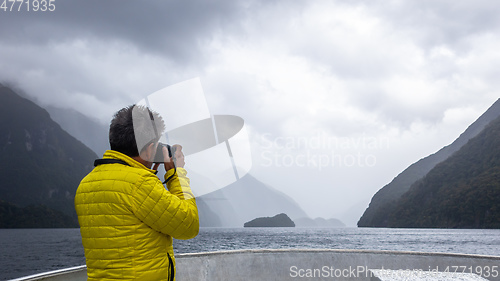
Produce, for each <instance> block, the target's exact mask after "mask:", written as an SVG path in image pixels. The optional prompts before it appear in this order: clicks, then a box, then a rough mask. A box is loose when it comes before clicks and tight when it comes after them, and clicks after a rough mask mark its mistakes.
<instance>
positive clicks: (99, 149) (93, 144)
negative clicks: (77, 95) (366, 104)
mask: <svg viewBox="0 0 500 281" xmlns="http://www.w3.org/2000/svg"><path fill="white" fill-rule="evenodd" d="M45 109H46V110H47V111H48V112H49V114H50V117H51V118H52V119H53V120H54V121H56V122H57V123H58V124H59V125H60V126H61V128H63V129H64V130H65V131H66V132H68V133H69V134H71V135H72V136H73V137H75V138H76V139H78V140H80V141H81V142H82V143H84V144H85V145H86V146H88V147H89V148H90V149H92V150H93V151H94V152H95V153H96V154H97V155H98V156H101V155H103V154H104V152H105V151H106V150H108V149H109V137H108V132H109V126H106V125H104V124H102V123H100V122H99V121H98V120H96V119H92V118H90V117H88V116H86V115H83V114H81V113H80V112H78V111H76V110H73V109H63V108H58V107H53V106H46V107H45Z"/></svg>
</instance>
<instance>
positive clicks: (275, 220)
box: [243, 213, 295, 227]
mask: <svg viewBox="0 0 500 281" xmlns="http://www.w3.org/2000/svg"><path fill="white" fill-rule="evenodd" d="M243 227H295V223H294V222H293V221H292V220H291V219H290V218H289V217H288V216H287V215H286V214H284V213H281V214H278V215H276V216H274V217H265V218H256V219H253V220H251V221H249V222H246V223H245V224H244V225H243Z"/></svg>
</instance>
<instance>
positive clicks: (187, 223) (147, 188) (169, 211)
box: [133, 168, 199, 240]
mask: <svg viewBox="0 0 500 281" xmlns="http://www.w3.org/2000/svg"><path fill="white" fill-rule="evenodd" d="M180 169H181V168H179V169H178V173H177V174H178V175H179V176H178V175H175V176H174V177H173V178H172V179H171V180H170V182H171V183H169V184H168V187H169V189H170V191H169V190H166V189H165V187H164V186H163V184H162V183H161V182H160V180H159V179H158V178H157V177H147V178H146V180H145V181H144V182H143V183H141V184H140V185H139V186H138V187H137V189H136V191H135V193H134V210H133V211H134V214H135V215H136V216H137V218H139V219H140V220H141V221H143V222H144V223H145V224H147V225H148V226H149V227H151V228H152V229H154V230H156V231H158V232H161V233H164V234H166V235H170V236H172V237H173V238H175V239H182V240H186V239H191V238H194V237H196V235H198V232H199V218H198V208H197V206H196V200H195V198H194V196H192V192H191V189H190V188H189V179H188V178H186V177H185V175H186V172H185V170H184V169H182V170H184V171H180ZM183 191H184V192H183Z"/></svg>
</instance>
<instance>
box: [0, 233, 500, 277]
mask: <svg viewBox="0 0 500 281" xmlns="http://www.w3.org/2000/svg"><path fill="white" fill-rule="evenodd" d="M0 248H1V252H0V268H1V272H0V280H8V279H12V278H17V277H21V276H26V275H30V274H35V273H40V272H45V271H50V270H56V269H61V268H66V267H71V266H78V265H83V264H85V257H84V253H83V247H82V244H81V237H80V230H79V229H0ZM303 248H314V249H325V248H328V249H365V250H394V251H419V252H444V253H464V254H480V255H495V256H499V255H500V230H498V229H487V230H482V229H479V230H472V229H465V230H464V229H388V228H333V229H304V228H202V229H200V234H199V235H198V236H197V237H196V238H194V239H191V240H185V241H183V240H175V241H174V251H175V252H176V254H181V253H197V252H210V251H223V250H237V249H303Z"/></svg>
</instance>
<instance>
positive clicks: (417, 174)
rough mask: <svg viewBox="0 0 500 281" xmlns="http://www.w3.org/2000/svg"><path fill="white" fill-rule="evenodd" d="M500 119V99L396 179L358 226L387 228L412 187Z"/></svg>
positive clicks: (374, 197)
mask: <svg viewBox="0 0 500 281" xmlns="http://www.w3.org/2000/svg"><path fill="white" fill-rule="evenodd" d="M499 116H500V99H498V100H497V101H496V102H495V103H494V104H493V105H492V106H491V107H490V108H489V109H488V110H487V111H486V112H485V113H483V114H482V115H481V116H480V117H479V118H478V119H477V120H476V121H475V122H474V123H472V124H471V125H470V126H469V127H468V128H467V129H466V130H465V131H464V132H463V133H462V134H461V135H460V136H459V137H458V138H457V139H456V140H455V141H454V142H453V143H452V144H450V145H448V146H445V147H443V148H442V149H440V150H439V151H438V152H436V153H434V154H432V155H429V156H427V157H425V158H422V159H420V160H419V161H417V162H416V163H414V164H412V165H410V166H409V167H408V168H407V169H405V170H404V171H403V172H401V173H400V174H399V175H398V176H397V177H395V178H394V179H393V180H392V181H391V182H390V183H389V184H387V185H386V186H384V187H383V188H381V189H380V190H379V191H378V192H377V193H376V194H375V195H374V196H373V198H372V200H371V202H370V204H369V206H368V208H367V209H366V210H365V212H364V214H363V216H362V217H361V218H360V219H359V221H358V226H361V227H364V226H367V227H386V226H387V214H388V213H390V212H391V211H393V208H392V207H393V206H394V204H395V202H396V201H397V200H399V199H400V198H401V196H402V195H403V194H405V193H406V192H407V191H408V190H409V189H410V187H411V186H412V185H413V184H414V183H415V182H417V181H418V180H421V179H422V178H423V177H425V176H426V175H427V174H428V173H429V172H430V171H431V170H432V169H433V168H434V167H435V166H436V165H437V164H438V163H441V162H443V161H444V160H446V159H448V158H449V157H450V156H451V155H452V154H453V153H455V152H457V151H458V150H459V149H460V148H462V147H463V146H464V145H465V144H466V143H467V142H468V141H469V140H470V139H472V138H474V137H475V136H477V135H478V134H479V133H480V132H482V131H483V129H484V128H485V127H486V126H487V125H488V124H489V123H490V122H491V121H493V120H495V119H496V118H497V117H499Z"/></svg>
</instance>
